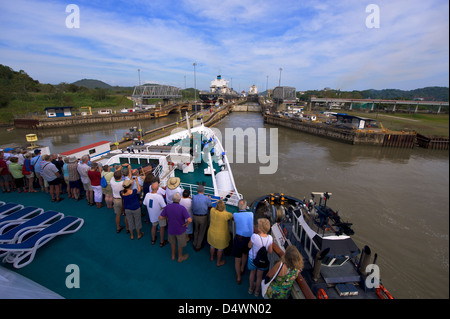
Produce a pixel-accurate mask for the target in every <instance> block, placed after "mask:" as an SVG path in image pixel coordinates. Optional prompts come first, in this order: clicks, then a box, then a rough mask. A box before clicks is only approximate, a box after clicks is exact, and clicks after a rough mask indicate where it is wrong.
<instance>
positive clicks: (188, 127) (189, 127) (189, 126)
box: [186, 111, 191, 137]
mask: <svg viewBox="0 0 450 319" xmlns="http://www.w3.org/2000/svg"><path fill="white" fill-rule="evenodd" d="M186 124H187V129H188V133H189V137H191V122H190V121H189V114H188V112H187V111H186Z"/></svg>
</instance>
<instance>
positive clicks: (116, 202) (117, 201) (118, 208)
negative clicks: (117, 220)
mask: <svg viewBox="0 0 450 319" xmlns="http://www.w3.org/2000/svg"><path fill="white" fill-rule="evenodd" d="M113 208H114V212H115V213H116V215H120V214H122V212H123V202H122V198H114V199H113Z"/></svg>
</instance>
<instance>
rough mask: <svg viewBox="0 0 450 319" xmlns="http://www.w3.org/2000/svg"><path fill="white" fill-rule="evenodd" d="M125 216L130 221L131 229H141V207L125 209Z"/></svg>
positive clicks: (129, 226)
mask: <svg viewBox="0 0 450 319" xmlns="http://www.w3.org/2000/svg"><path fill="white" fill-rule="evenodd" d="M125 216H126V218H127V221H128V228H129V229H130V231H133V230H135V229H136V230H137V229H141V228H142V220H141V208H140V207H139V208H138V209H134V210H132V209H125Z"/></svg>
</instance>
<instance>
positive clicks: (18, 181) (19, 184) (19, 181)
mask: <svg viewBox="0 0 450 319" xmlns="http://www.w3.org/2000/svg"><path fill="white" fill-rule="evenodd" d="M14 183H15V184H16V187H17V188H20V187H23V185H24V183H23V177H22V178H14Z"/></svg>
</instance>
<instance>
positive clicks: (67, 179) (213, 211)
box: [0, 148, 303, 298]
mask: <svg viewBox="0 0 450 319" xmlns="http://www.w3.org/2000/svg"><path fill="white" fill-rule="evenodd" d="M0 186H1V189H2V191H3V192H13V191H17V192H19V193H22V192H23V193H27V192H38V190H37V189H38V188H39V190H40V191H42V192H47V193H49V194H50V198H51V201H52V202H60V201H62V200H63V199H64V197H63V196H62V194H67V198H68V199H72V200H75V201H79V200H82V199H83V198H85V200H86V202H87V204H88V205H90V206H96V207H97V208H101V207H103V203H105V204H106V206H107V208H109V209H113V210H114V212H115V226H116V232H117V233H120V232H121V231H122V230H123V229H125V231H126V232H127V233H128V234H129V236H130V239H132V240H133V239H135V238H137V239H138V240H139V239H141V238H142V237H143V236H144V232H143V231H142V220H144V222H148V223H150V224H151V234H150V236H151V244H152V245H155V244H156V243H157V242H159V246H160V247H164V246H165V245H167V244H170V247H171V258H172V260H177V261H178V262H180V263H181V262H183V261H185V260H187V259H188V258H189V254H187V253H184V247H186V245H187V243H188V242H189V241H191V240H192V244H193V248H194V250H195V251H196V252H198V251H200V250H201V249H203V247H204V246H205V245H208V246H209V257H210V261H214V260H216V266H217V267H221V266H223V265H225V264H226V260H225V259H224V257H223V255H224V251H225V250H226V249H227V248H229V247H230V246H231V255H232V256H234V268H235V271H236V282H237V284H241V282H242V276H243V274H244V272H245V271H246V270H248V271H249V290H248V293H249V294H254V295H255V296H259V295H260V294H262V295H263V296H264V297H265V298H288V296H289V294H290V291H291V287H292V284H293V282H294V281H295V279H296V277H297V275H298V273H299V271H301V269H302V268H303V259H302V257H301V255H300V253H299V252H298V250H297V249H296V248H295V246H289V247H288V248H287V249H286V251H285V254H284V255H283V256H282V257H281V260H280V261H279V262H277V263H276V264H275V265H274V266H273V267H272V268H270V267H269V263H268V259H267V256H268V255H269V254H272V253H273V238H272V236H271V235H270V234H269V232H270V222H269V220H268V219H266V218H260V219H258V220H257V221H256V223H255V222H254V216H253V213H252V212H250V211H248V209H247V202H246V201H245V200H244V199H241V200H240V201H239V203H238V208H239V211H238V212H235V213H230V212H228V211H227V210H226V206H225V203H224V201H223V200H219V201H217V202H216V203H214V205H213V203H212V201H211V198H210V196H208V195H205V188H204V186H203V185H197V186H196V192H197V193H196V194H195V195H194V194H191V192H190V190H189V189H182V188H181V187H180V179H179V178H178V177H171V178H170V179H169V180H168V181H167V186H166V187H165V188H163V187H161V185H160V180H159V178H158V177H156V176H154V175H153V174H152V173H151V169H147V170H146V171H145V172H144V171H143V170H137V169H132V167H131V166H130V164H127V163H126V164H122V165H115V166H114V167H110V166H108V165H104V166H100V165H99V164H98V163H96V162H91V160H90V157H89V155H85V156H82V157H81V158H80V159H77V158H76V157H73V156H69V157H65V158H64V159H63V158H62V157H61V156H58V155H56V154H47V155H41V151H40V150H39V149H37V150H34V151H33V152H32V153H30V152H27V151H23V152H22V151H15V150H14V149H10V148H9V149H8V148H6V149H4V150H3V149H0ZM122 220H123V223H122ZM230 220H233V221H234V223H235V226H236V233H235V236H234V238H233V239H232V238H231V234H230V230H229V224H228V222H229V221H230ZM166 233H167V236H166ZM158 236H159V241H158ZM166 238H167V239H166ZM265 274H266V276H268V277H270V278H271V279H272V280H271V281H270V284H267V281H269V279H266V280H264V278H263V277H264V275H265ZM261 289H263V291H262V290H261Z"/></svg>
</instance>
